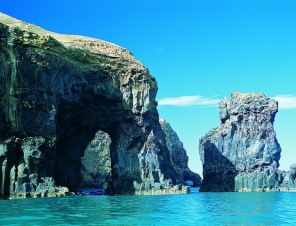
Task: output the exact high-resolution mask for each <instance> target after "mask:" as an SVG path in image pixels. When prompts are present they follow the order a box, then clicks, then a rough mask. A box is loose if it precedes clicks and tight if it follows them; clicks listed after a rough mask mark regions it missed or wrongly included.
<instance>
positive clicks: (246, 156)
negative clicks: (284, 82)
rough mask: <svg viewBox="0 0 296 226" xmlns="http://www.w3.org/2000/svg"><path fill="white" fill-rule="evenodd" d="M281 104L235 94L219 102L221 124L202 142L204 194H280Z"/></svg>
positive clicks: (200, 150) (266, 99)
mask: <svg viewBox="0 0 296 226" xmlns="http://www.w3.org/2000/svg"><path fill="white" fill-rule="evenodd" d="M277 111H278V103H277V101H275V100H273V99H270V98H267V97H266V96H265V95H264V94H262V93H238V92H235V93H232V94H231V99H230V100H229V99H227V98H224V100H222V101H220V102H219V116H220V120H221V124H220V126H219V127H217V128H214V129H212V130H210V131H209V132H208V133H207V134H206V135H205V136H204V137H202V138H201V139H200V142H199V153H200V157H201V161H202V163H203V182H202V185H201V188H200V191H202V192H206V191H217V192H220V191H279V190H281V188H280V187H281V185H282V182H283V177H284V176H283V175H284V174H285V173H284V172H281V171H279V170H278V166H279V160H280V156H281V147H280V145H279V143H278V141H277V139H276V133H275V131H274V128H273V122H274V119H275V115H276V113H277Z"/></svg>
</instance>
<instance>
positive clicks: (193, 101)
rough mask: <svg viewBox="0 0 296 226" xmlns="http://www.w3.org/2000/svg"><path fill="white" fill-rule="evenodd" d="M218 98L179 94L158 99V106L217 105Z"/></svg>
mask: <svg viewBox="0 0 296 226" xmlns="http://www.w3.org/2000/svg"><path fill="white" fill-rule="evenodd" d="M219 101H220V99H214V98H213V97H202V96H199V95H195V96H181V97H166V98H162V99H160V100H158V105H159V106H164V105H171V106H178V107H189V106H207V107H217V106H218V102H219Z"/></svg>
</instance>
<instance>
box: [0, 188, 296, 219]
mask: <svg viewBox="0 0 296 226" xmlns="http://www.w3.org/2000/svg"><path fill="white" fill-rule="evenodd" d="M295 198H296V193H198V192H193V193H192V194H190V195H163V196H74V197H63V198H39V199H20V200H1V207H2V208H1V212H0V225H209V224H211V225H214V224H215V225H235V224H236V225H283V224H290V225H293V224H294V225H296V206H295V204H294V201H293V200H295Z"/></svg>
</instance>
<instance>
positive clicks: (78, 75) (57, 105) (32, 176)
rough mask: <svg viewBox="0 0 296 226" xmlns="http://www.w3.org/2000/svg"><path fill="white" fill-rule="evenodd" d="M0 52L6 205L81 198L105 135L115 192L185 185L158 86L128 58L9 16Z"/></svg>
mask: <svg viewBox="0 0 296 226" xmlns="http://www.w3.org/2000/svg"><path fill="white" fill-rule="evenodd" d="M0 50H1V51H0V164H1V165H2V167H1V172H0V181H1V187H0V188H1V189H0V191H1V195H2V196H10V197H13V196H22V197H24V196H37V195H38V194H37V193H38V192H39V191H40V189H41V188H42V189H43V190H42V189H41V190H42V191H43V195H44V196H46V195H47V194H49V193H50V192H51V193H50V194H59V191H61V190H63V189H62V188H61V189H59V188H60V187H59V186H64V187H67V188H69V190H70V191H77V188H78V187H79V186H80V170H81V157H83V156H84V151H85V149H89V147H88V148H87V145H88V144H89V143H90V142H91V141H92V140H93V139H94V137H95V134H96V132H97V131H99V130H101V131H104V132H105V133H107V134H108V135H109V136H110V139H111V144H110V159H111V166H110V167H111V174H112V178H110V180H109V178H107V180H108V185H107V191H108V192H109V193H111V194H127V193H130V194H135V193H139V194H140V193H141V191H145V192H146V193H147V192H148V193H149V191H154V190H157V189H159V188H169V187H172V186H173V185H174V184H176V183H177V181H178V182H179V183H183V182H184V180H183V178H182V177H179V175H178V174H177V173H175V171H174V170H173V166H172V165H171V162H170V161H168V160H169V159H170V157H169V151H168V149H167V148H166V143H165V135H164V133H163V131H162V130H161V126H160V124H159V117H158V112H157V110H156V106H157V102H156V101H155V96H156V92H157V82H156V80H155V78H154V77H152V76H151V75H150V74H149V71H148V69H147V68H146V67H144V66H143V65H142V64H141V63H140V62H139V61H137V60H136V59H135V58H134V57H133V55H132V54H131V53H130V52H129V51H128V50H126V49H124V48H121V47H119V46H116V45H114V44H111V43H108V42H104V41H101V40H98V39H93V38H87V37H81V36H72V35H60V34H56V33H52V32H48V31H45V30H43V29H41V28H39V27H36V26H33V25H30V24H27V23H25V22H22V21H19V20H16V19H14V18H11V17H9V16H7V15H4V14H0ZM90 148H92V147H90ZM86 155H87V153H86ZM107 162H108V161H107V160H106V162H105V163H107ZM101 163H102V164H103V162H100V164H101ZM86 170H87V169H86ZM106 170H109V169H108V167H107V169H106ZM107 180H106V181H107ZM39 188H40V189H39ZM46 188H48V190H46ZM63 191H66V188H64V190H63Z"/></svg>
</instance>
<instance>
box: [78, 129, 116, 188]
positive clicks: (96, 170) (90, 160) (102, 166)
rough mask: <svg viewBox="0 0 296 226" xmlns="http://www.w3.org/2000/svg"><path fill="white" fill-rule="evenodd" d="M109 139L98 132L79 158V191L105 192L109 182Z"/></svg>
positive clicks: (106, 135)
mask: <svg viewBox="0 0 296 226" xmlns="http://www.w3.org/2000/svg"><path fill="white" fill-rule="evenodd" d="M110 145H111V137H110V136H109V135H108V134H107V133H105V132H103V131H101V130H99V131H98V132H96V134H95V137H94V139H93V140H92V141H91V142H90V143H89V144H88V145H87V147H86V149H85V151H84V156H83V157H81V168H80V183H79V190H83V191H85V189H90V188H96V192H97V190H98V189H100V190H99V191H103V192H104V191H105V190H106V189H107V186H108V184H109V183H110V181H111V176H112V171H111V155H110Z"/></svg>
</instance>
